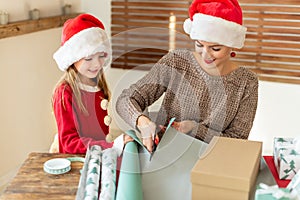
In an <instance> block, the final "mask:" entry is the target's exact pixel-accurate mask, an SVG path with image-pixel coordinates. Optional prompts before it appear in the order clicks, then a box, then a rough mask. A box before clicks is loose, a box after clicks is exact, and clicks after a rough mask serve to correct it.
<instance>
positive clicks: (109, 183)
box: [99, 148, 118, 200]
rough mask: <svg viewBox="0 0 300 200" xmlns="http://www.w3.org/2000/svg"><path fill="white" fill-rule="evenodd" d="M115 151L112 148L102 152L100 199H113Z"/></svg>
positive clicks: (114, 188)
mask: <svg viewBox="0 0 300 200" xmlns="http://www.w3.org/2000/svg"><path fill="white" fill-rule="evenodd" d="M117 157H118V155H117V151H116V150H115V149H114V148H109V149H105V150H104V151H103V152H102V165H101V193H100V196H99V199H100V200H114V199H115V193H116V170H117Z"/></svg>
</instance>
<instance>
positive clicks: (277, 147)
mask: <svg viewBox="0 0 300 200" xmlns="http://www.w3.org/2000/svg"><path fill="white" fill-rule="evenodd" d="M273 158H274V164H275V166H276V169H277V172H278V176H279V178H280V179H284V180H291V179H292V178H293V177H294V176H295V174H296V173H297V171H298V170H299V169H300V152H298V151H296V145H295V142H294V138H281V137H276V138H274V150H273Z"/></svg>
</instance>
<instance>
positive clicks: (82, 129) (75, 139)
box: [53, 84, 113, 154]
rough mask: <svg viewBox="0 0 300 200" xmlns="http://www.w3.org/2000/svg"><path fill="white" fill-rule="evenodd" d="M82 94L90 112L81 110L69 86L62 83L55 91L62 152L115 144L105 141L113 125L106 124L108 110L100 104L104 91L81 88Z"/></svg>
mask: <svg viewBox="0 0 300 200" xmlns="http://www.w3.org/2000/svg"><path fill="white" fill-rule="evenodd" d="M81 95H82V97H81V98H82V100H83V103H84V105H85V107H86V109H87V111H88V113H89V115H85V114H84V113H83V112H81V111H80V109H79V107H78V105H77V103H76V101H75V97H74V96H73V93H72V89H71V87H70V86H69V85H67V84H62V85H61V86H60V87H58V88H57V89H56V91H55V93H54V96H53V109H54V115H55V119H56V123H57V128H58V140H59V151H60V153H71V154H77V153H78V154H81V153H86V150H87V147H88V146H92V145H100V146H101V147H102V148H103V149H106V148H110V147H112V146H113V143H108V142H106V140H105V137H106V135H107V134H108V133H109V127H108V126H107V125H105V124H104V117H105V116H106V115H107V110H103V109H102V108H101V106H100V105H101V101H102V99H104V94H103V92H102V91H98V92H88V91H85V90H81ZM62 97H63V99H62Z"/></svg>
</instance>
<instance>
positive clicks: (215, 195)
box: [191, 136, 262, 200]
mask: <svg viewBox="0 0 300 200" xmlns="http://www.w3.org/2000/svg"><path fill="white" fill-rule="evenodd" d="M261 153H262V142H257V141H250V140H243V139H235V138H226V137H218V136H215V137H214V138H213V139H212V140H211V142H210V143H209V145H208V146H207V149H206V151H205V152H204V154H203V155H202V156H201V157H200V159H199V160H198V161H197V163H196V164H195V166H194V167H193V169H192V171H191V182H192V198H193V199H205V200H209V199H212V200H216V199H218V200H219V199H222V200H223V199H224V200H225V199H228V200H235V199H236V200H244V199H245V200H248V199H249V195H250V192H252V191H253V190H254V189H255V187H254V186H255V182H256V177H257V175H258V172H259V165H260V160H261Z"/></svg>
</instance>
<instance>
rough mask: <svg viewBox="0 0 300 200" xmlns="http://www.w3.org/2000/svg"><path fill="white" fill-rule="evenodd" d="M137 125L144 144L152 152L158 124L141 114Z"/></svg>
mask: <svg viewBox="0 0 300 200" xmlns="http://www.w3.org/2000/svg"><path fill="white" fill-rule="evenodd" d="M137 127H138V129H139V130H140V132H141V137H142V140H143V144H144V145H145V146H146V148H147V149H148V151H149V152H150V153H152V150H153V149H152V148H153V137H154V135H155V130H156V125H155V124H154V123H153V122H152V121H151V120H150V119H149V118H148V117H146V116H144V115H141V116H140V117H139V118H138V120H137Z"/></svg>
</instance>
